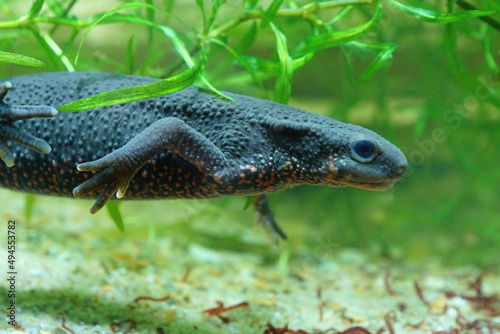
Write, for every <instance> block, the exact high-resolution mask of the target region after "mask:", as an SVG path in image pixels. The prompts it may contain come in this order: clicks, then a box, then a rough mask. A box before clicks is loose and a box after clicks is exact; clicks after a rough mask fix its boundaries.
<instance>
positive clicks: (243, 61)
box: [211, 39, 265, 91]
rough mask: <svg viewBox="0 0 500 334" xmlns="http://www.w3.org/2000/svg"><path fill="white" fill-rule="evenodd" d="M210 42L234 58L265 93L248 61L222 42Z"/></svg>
mask: <svg viewBox="0 0 500 334" xmlns="http://www.w3.org/2000/svg"><path fill="white" fill-rule="evenodd" d="M211 42H212V43H214V44H217V45H221V46H223V47H224V48H225V49H226V50H227V51H228V52H229V53H230V54H231V55H232V56H233V57H234V59H235V60H236V61H237V62H238V63H239V64H240V65H241V66H243V67H244V68H245V70H246V71H247V72H248V74H250V76H251V77H252V79H253V80H254V81H255V82H256V83H257V84H258V85H259V87H260V88H261V89H262V90H263V91H265V88H264V84H263V83H262V80H260V78H259V77H258V76H257V73H256V72H255V70H254V68H253V67H252V65H250V63H249V62H248V61H246V59H245V58H243V57H242V56H241V55H240V54H239V53H238V52H236V50H234V49H232V48H231V47H229V45H227V44H226V43H224V42H221V41H219V40H217V39H213V40H211Z"/></svg>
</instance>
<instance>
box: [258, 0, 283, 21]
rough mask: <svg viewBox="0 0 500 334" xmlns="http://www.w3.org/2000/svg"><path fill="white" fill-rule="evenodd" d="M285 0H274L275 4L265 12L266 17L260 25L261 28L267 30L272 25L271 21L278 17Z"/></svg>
mask: <svg viewBox="0 0 500 334" xmlns="http://www.w3.org/2000/svg"><path fill="white" fill-rule="evenodd" d="M282 3H283V0H273V2H272V3H271V4H270V5H269V7H268V8H267V10H266V11H265V12H264V16H263V17H262V21H261V23H260V27H261V28H265V27H267V26H268V25H269V23H271V21H272V20H273V19H274V17H275V16H276V13H277V12H278V9H280V7H281V4H282Z"/></svg>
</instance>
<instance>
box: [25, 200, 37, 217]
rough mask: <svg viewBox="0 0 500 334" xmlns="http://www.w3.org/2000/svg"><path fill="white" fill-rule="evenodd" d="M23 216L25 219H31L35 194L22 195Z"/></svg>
mask: <svg viewBox="0 0 500 334" xmlns="http://www.w3.org/2000/svg"><path fill="white" fill-rule="evenodd" d="M24 199H25V201H24V216H25V217H26V220H28V221H29V220H31V216H33V207H34V206H35V200H36V196H35V195H33V194H26V196H25V197H24Z"/></svg>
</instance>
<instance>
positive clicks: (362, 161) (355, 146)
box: [325, 125, 408, 191]
mask: <svg viewBox="0 0 500 334" xmlns="http://www.w3.org/2000/svg"><path fill="white" fill-rule="evenodd" d="M351 127H353V128H354V129H356V130H357V131H349V130H351V129H350V128H351ZM345 130H347V131H345ZM344 131H345V132H346V133H345V135H343V136H340V138H337V139H336V140H334V141H335V142H336V143H335V144H334V147H335V149H334V150H333V151H332V153H333V152H336V154H331V155H330V159H329V161H328V164H327V166H326V168H325V169H328V170H327V177H326V179H327V180H328V182H327V185H330V186H351V187H356V188H363V189H368V190H378V191H382V190H386V189H389V188H390V187H392V186H393V185H394V183H395V182H396V181H397V180H399V179H401V178H402V177H403V176H404V175H405V173H406V171H407V170H408V162H407V160H406V157H405V156H404V154H403V153H402V152H401V151H400V150H399V149H398V148H397V147H396V146H394V145H393V144H391V143H390V142H389V141H387V140H386V139H384V138H383V137H381V136H379V135H378V134H376V133H374V132H372V131H370V130H367V129H364V128H360V127H358V126H353V125H350V126H347V129H344ZM339 139H340V143H339Z"/></svg>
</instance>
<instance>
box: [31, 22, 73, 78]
mask: <svg viewBox="0 0 500 334" xmlns="http://www.w3.org/2000/svg"><path fill="white" fill-rule="evenodd" d="M33 35H34V36H35V38H36V39H37V41H38V44H39V45H40V46H41V47H42V49H43V50H44V51H45V54H46V55H47V62H48V63H49V66H50V68H51V69H52V70H53V71H70V72H72V71H74V70H75V69H74V68H73V65H72V64H71V62H70V60H69V59H68V57H66V55H64V53H63V52H62V50H61V48H60V47H59V45H57V43H56V42H55V41H54V40H53V39H52V37H50V35H49V34H48V33H47V32H40V33H39V32H34V33H33Z"/></svg>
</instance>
